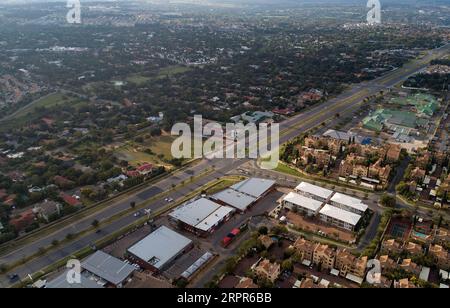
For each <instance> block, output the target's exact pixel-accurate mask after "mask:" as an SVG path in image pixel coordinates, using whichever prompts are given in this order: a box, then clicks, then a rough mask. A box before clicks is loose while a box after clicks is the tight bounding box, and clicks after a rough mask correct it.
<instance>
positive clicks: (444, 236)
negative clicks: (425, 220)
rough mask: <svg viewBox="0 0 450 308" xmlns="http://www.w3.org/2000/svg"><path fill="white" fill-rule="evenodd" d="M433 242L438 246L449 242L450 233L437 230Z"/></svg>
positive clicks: (446, 230) (445, 230) (442, 229)
mask: <svg viewBox="0 0 450 308" xmlns="http://www.w3.org/2000/svg"><path fill="white" fill-rule="evenodd" d="M434 241H435V242H437V243H438V244H440V245H442V244H444V243H447V242H450V231H449V230H448V229H444V228H439V229H437V230H436V233H435V235H434Z"/></svg>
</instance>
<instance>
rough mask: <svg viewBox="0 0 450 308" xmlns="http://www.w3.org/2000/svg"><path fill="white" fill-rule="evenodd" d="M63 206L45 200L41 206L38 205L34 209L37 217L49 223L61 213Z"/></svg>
mask: <svg viewBox="0 0 450 308" xmlns="http://www.w3.org/2000/svg"><path fill="white" fill-rule="evenodd" d="M61 209H62V207H61V204H59V203H58V202H55V201H51V200H45V201H44V202H41V203H39V204H36V205H35V206H34V208H33V212H34V213H35V214H36V216H37V217H39V218H41V219H44V220H46V221H47V222H48V221H49V220H50V218H52V216H54V215H59V214H60V213H61Z"/></svg>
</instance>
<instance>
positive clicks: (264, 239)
mask: <svg viewBox="0 0 450 308" xmlns="http://www.w3.org/2000/svg"><path fill="white" fill-rule="evenodd" d="M258 240H259V241H260V242H261V244H262V245H263V246H264V247H265V248H266V249H269V248H270V247H272V245H273V244H274V243H275V242H274V240H273V239H272V238H271V237H270V236H268V235H261V236H260V237H259V238H258Z"/></svg>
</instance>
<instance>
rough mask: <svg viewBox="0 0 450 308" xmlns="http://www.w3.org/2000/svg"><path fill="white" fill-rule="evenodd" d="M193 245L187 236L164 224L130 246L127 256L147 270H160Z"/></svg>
mask: <svg viewBox="0 0 450 308" xmlns="http://www.w3.org/2000/svg"><path fill="white" fill-rule="evenodd" d="M192 245H193V242H192V241H191V240H190V239H188V238H187V237H185V236H183V235H181V234H178V233H177V232H175V231H173V230H171V229H169V228H167V227H165V226H162V227H160V228H159V229H157V230H156V231H154V232H153V233H151V234H150V235H148V236H147V237H145V238H144V239H142V240H141V241H139V242H137V243H136V244H135V245H133V246H132V247H130V248H129V249H128V251H127V257H128V258H129V259H130V260H131V261H132V262H135V263H137V264H139V265H140V266H141V267H143V268H145V269H147V270H151V271H154V272H160V271H162V270H164V269H165V268H166V267H167V266H168V265H169V264H170V263H171V262H172V261H174V260H175V259H176V258H178V257H179V256H181V255H182V254H184V253H185V252H187V251H189V250H190V249H191V248H192Z"/></svg>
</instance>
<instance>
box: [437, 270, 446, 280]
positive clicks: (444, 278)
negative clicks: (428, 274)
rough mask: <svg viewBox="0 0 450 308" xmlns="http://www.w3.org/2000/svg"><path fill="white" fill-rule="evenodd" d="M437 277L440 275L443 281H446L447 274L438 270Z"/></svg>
mask: <svg viewBox="0 0 450 308" xmlns="http://www.w3.org/2000/svg"><path fill="white" fill-rule="evenodd" d="M439 275H441V277H442V279H443V280H447V279H448V272H447V271H444V270H439Z"/></svg>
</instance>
